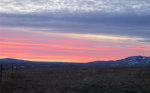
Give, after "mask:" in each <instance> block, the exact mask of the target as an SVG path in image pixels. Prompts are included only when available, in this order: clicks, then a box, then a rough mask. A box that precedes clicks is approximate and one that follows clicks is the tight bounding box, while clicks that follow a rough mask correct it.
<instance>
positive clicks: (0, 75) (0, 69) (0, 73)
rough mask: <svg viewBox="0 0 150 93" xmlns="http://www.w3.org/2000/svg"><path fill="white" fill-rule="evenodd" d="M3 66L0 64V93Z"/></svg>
mask: <svg viewBox="0 0 150 93" xmlns="http://www.w3.org/2000/svg"><path fill="white" fill-rule="evenodd" d="M2 76H3V65H2V64H0V92H1V88H2Z"/></svg>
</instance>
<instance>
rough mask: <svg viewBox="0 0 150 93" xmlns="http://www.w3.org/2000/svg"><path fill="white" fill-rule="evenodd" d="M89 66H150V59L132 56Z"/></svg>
mask: <svg viewBox="0 0 150 93" xmlns="http://www.w3.org/2000/svg"><path fill="white" fill-rule="evenodd" d="M89 64H93V65H97V66H149V65H150V57H145V56H131V57H127V58H125V59H121V60H116V61H94V62H90V63H89Z"/></svg>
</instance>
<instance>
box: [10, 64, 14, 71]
mask: <svg viewBox="0 0 150 93" xmlns="http://www.w3.org/2000/svg"><path fill="white" fill-rule="evenodd" d="M11 71H12V72H13V71H14V65H13V64H12V66H11Z"/></svg>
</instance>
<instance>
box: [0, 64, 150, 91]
mask: <svg viewBox="0 0 150 93" xmlns="http://www.w3.org/2000/svg"><path fill="white" fill-rule="evenodd" d="M2 93H150V67H132V68H131V67H116V68H69V69H51V70H43V71H15V72H10V71H7V72H4V73H3V84H2Z"/></svg>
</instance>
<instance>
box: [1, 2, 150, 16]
mask: <svg viewBox="0 0 150 93" xmlns="http://www.w3.org/2000/svg"><path fill="white" fill-rule="evenodd" d="M149 3H150V1H149V0H142V1H141V0H134V1H131V0H113V1H112V0H36V1H35V0H23V1H22V0H1V2H0V6H1V7H0V11H1V12H5V13H6V12H7V13H12V12H13V13H14V12H15V13H16V12H17V13H18V12H19V13H31V12H47V11H57V10H58V11H59V10H67V11H69V12H75V11H84V12H89V11H104V12H131V11H132V12H136V13H139V11H140V12H147V11H149V7H150V5H149Z"/></svg>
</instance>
